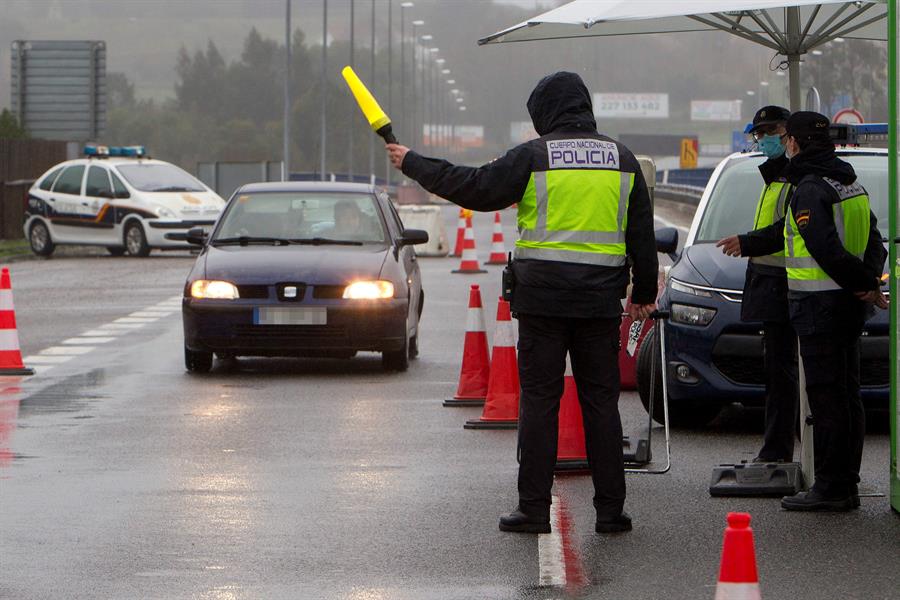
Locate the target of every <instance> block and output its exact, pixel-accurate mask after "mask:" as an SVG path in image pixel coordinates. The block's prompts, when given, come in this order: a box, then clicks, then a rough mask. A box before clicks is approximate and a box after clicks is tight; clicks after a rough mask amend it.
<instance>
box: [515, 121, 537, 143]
mask: <svg viewBox="0 0 900 600" xmlns="http://www.w3.org/2000/svg"><path fill="white" fill-rule="evenodd" d="M537 137H540V136H538V134H537V131H535V130H534V125H533V124H532V123H531V121H513V122H512V123H510V124H509V141H510V142H512V143H513V144H514V145H519V144H523V143H525V142H527V141H528V140H533V139H535V138H537Z"/></svg>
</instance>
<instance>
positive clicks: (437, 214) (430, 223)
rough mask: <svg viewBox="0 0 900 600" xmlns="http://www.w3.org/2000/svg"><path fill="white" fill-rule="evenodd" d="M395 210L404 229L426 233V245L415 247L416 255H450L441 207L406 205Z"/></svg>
mask: <svg viewBox="0 0 900 600" xmlns="http://www.w3.org/2000/svg"><path fill="white" fill-rule="evenodd" d="M396 208H397V213H398V214H399V215H400V219H401V220H402V221H403V226H404V227H407V228H409V229H424V230H425V231H427V232H428V243H427V244H421V245H418V246H416V254H418V255H419V256H447V255H448V254H450V243H449V242H448V241H447V232H446V230H445V229H444V218H443V216H442V215H441V207H439V206H414V205H409V204H407V205H400V206H397V207H396Z"/></svg>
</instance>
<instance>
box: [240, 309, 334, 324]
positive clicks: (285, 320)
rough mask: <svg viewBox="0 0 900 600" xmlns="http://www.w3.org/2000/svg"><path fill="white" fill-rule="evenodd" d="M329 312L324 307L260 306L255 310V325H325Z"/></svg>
mask: <svg viewBox="0 0 900 600" xmlns="http://www.w3.org/2000/svg"><path fill="white" fill-rule="evenodd" d="M327 322H328V311H327V309H326V308H325V307H324V306H322V307H309V308H294V307H288V306H259V307H257V308H254V309H253V324H254V325H325V324H327Z"/></svg>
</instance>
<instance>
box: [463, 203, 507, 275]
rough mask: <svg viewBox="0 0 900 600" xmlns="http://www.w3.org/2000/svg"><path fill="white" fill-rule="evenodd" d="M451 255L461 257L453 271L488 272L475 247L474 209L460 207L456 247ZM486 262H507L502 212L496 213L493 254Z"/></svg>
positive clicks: (501, 263)
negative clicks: (479, 261) (483, 267)
mask: <svg viewBox="0 0 900 600" xmlns="http://www.w3.org/2000/svg"><path fill="white" fill-rule="evenodd" d="M451 256H456V257H459V258H460V264H459V268H458V269H454V270H453V271H452V272H453V273H465V274H473V273H486V272H487V271H485V270H484V269H482V268H481V265H480V264H479V263H478V254H477V251H476V248H475V231H474V230H473V229H472V211H471V210H467V209H464V208H461V209H459V220H458V221H457V227H456V247H455V248H454V250H453V254H451ZM485 264H488V265H503V264H506V247H505V245H504V241H503V224H502V223H501V221H500V213H499V212H495V213H494V231H493V234H492V237H491V255H490V256H489V257H488V260H487V262H486V263H485Z"/></svg>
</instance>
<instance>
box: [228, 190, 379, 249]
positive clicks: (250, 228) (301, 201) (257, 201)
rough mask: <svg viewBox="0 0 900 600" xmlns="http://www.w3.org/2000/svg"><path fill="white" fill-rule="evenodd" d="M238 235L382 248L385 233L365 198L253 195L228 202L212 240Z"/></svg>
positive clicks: (368, 197) (371, 203)
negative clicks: (362, 244) (352, 243)
mask: <svg viewBox="0 0 900 600" xmlns="http://www.w3.org/2000/svg"><path fill="white" fill-rule="evenodd" d="M242 237H250V238H278V239H282V240H290V241H293V242H298V243H302V242H308V243H321V244H327V243H329V242H334V243H340V242H356V243H372V244H384V243H385V240H386V239H387V233H386V232H385V228H384V222H383V220H382V219H381V216H380V211H379V210H378V206H377V204H376V203H375V197H374V196H372V195H371V194H357V193H323V192H257V193H249V194H239V195H237V196H236V197H235V198H233V199H232V200H231V202H229V204H228V207H227V208H226V212H225V214H224V215H223V216H222V222H221V224H220V225H219V227H218V228H217V229H216V232H215V237H214V238H213V240H212V242H213V243H215V242H216V240H220V241H222V240H231V239H239V238H242Z"/></svg>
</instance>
